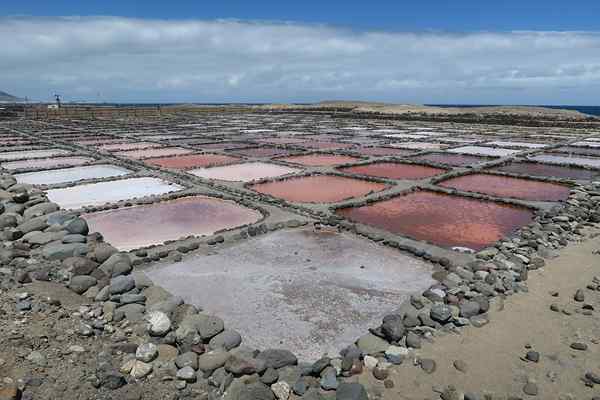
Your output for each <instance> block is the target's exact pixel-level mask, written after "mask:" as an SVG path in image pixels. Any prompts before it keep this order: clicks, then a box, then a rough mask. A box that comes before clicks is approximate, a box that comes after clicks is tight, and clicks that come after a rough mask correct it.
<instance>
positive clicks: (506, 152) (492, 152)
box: [446, 146, 521, 157]
mask: <svg viewBox="0 0 600 400" xmlns="http://www.w3.org/2000/svg"><path fill="white" fill-rule="evenodd" d="M446 151H448V152H450V153H458V154H475V155H482V156H496V157H506V156H510V155H513V154H516V153H520V152H521V150H512V149H499V148H494V147H485V146H462V147H457V148H454V149H448V150H446Z"/></svg>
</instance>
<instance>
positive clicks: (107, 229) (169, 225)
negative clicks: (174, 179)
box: [83, 196, 262, 251]
mask: <svg viewBox="0 0 600 400" xmlns="http://www.w3.org/2000/svg"><path fill="white" fill-rule="evenodd" d="M83 217H84V218H85V220H86V221H87V222H88V225H89V226H90V231H91V232H100V233H102V236H104V239H105V240H106V241H107V242H108V243H110V244H112V245H113V246H115V247H116V248H117V249H119V250H122V251H126V250H131V249H135V248H138V247H145V246H149V245H155V244H160V243H163V242H165V241H167V240H176V239H179V238H182V237H186V236H189V235H196V236H201V235H212V234H214V233H215V232H217V231H221V230H223V229H231V228H235V227H238V226H242V225H246V224H251V223H254V222H257V221H259V220H260V219H261V217H262V215H261V213H259V212H258V211H256V210H252V209H250V208H246V207H242V206H240V205H238V204H236V203H234V202H232V201H226V200H221V199H215V198H211V197H206V196H194V197H184V198H180V199H176V200H170V201H165V202H160V203H155V204H150V205H143V206H135V207H128V208H123V209H118V210H108V211H101V212H97V213H90V214H85V215H84V216H83ZM140 221H144V223H140Z"/></svg>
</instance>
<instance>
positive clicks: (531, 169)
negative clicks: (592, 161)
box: [494, 161, 600, 180]
mask: <svg viewBox="0 0 600 400" xmlns="http://www.w3.org/2000/svg"><path fill="white" fill-rule="evenodd" d="M494 170H495V171H501V172H510V173H514V174H523V175H531V176H547V177H554V178H565V179H578V180H594V179H598V178H600V170H591V169H584V168H576V167H570V166H565V165H551V164H542V163H535V162H525V161H522V162H511V163H510V164H508V165H503V166H501V167H496V168H494Z"/></svg>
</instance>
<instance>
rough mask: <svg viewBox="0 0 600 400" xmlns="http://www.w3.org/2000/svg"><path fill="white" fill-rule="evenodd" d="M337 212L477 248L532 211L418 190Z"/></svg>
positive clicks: (510, 230)
mask: <svg viewBox="0 0 600 400" xmlns="http://www.w3.org/2000/svg"><path fill="white" fill-rule="evenodd" d="M337 214H339V215H341V216H343V217H345V218H348V219H350V220H352V221H355V222H359V223H363V224H365V225H370V226H374V227H376V228H379V229H382V230H386V231H388V232H392V233H395V234H400V235H405V236H408V237H411V238H413V239H416V240H424V241H427V242H430V243H433V244H436V245H438V246H441V247H446V248H451V247H455V246H460V247H468V248H471V249H473V250H475V251H477V250H481V249H483V248H485V247H487V246H489V245H491V244H493V243H494V242H496V241H498V240H500V239H502V238H503V237H505V236H508V235H510V234H512V233H513V232H515V231H516V230H517V229H519V228H520V227H522V226H524V225H526V224H528V223H530V222H531V221H532V220H533V215H534V214H533V212H531V211H530V210H528V209H527V208H524V207H515V206H511V205H506V204H501V203H497V202H493V201H481V200H476V199H470V198H468V197H463V196H452V195H447V194H441V193H436V192H430V191H418V192H413V193H409V194H407V195H404V196H398V197H395V198H392V199H390V200H384V201H379V202H376V203H373V204H371V205H366V206H362V207H356V208H352V207H351V208H343V209H339V210H338V211H337Z"/></svg>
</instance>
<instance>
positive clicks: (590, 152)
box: [554, 146, 600, 157]
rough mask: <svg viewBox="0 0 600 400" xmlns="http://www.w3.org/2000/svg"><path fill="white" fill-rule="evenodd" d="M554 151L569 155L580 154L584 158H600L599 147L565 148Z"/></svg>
mask: <svg viewBox="0 0 600 400" xmlns="http://www.w3.org/2000/svg"><path fill="white" fill-rule="evenodd" d="M554 151H560V152H561V153H569V154H580V155H584V156H592V157H598V156H600V148H598V147H577V146H563V147H559V148H557V149H555V150H554Z"/></svg>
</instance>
